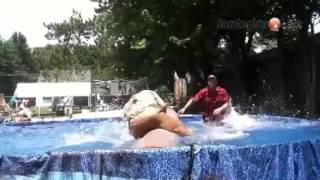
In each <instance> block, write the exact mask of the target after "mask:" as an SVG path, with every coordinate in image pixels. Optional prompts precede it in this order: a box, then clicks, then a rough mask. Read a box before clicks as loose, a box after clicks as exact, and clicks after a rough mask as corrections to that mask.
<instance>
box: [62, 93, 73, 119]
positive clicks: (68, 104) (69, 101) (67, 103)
mask: <svg viewBox="0 0 320 180" xmlns="http://www.w3.org/2000/svg"><path fill="white" fill-rule="evenodd" d="M63 103H64V114H65V115H67V116H69V118H72V106H73V104H74V101H73V97H72V96H66V97H64V98H63Z"/></svg>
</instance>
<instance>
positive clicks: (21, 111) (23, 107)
mask: <svg viewBox="0 0 320 180" xmlns="http://www.w3.org/2000/svg"><path fill="white" fill-rule="evenodd" d="M31 116H32V112H31V110H30V109H29V100H28V99H23V100H22V101H21V104H20V105H19V107H18V112H17V118H16V121H24V120H30V119H31Z"/></svg>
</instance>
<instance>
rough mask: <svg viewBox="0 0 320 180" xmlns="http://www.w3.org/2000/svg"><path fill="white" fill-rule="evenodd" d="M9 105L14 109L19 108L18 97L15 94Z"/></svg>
mask: <svg viewBox="0 0 320 180" xmlns="http://www.w3.org/2000/svg"><path fill="white" fill-rule="evenodd" d="M9 105H10V107H11V108H12V109H17V108H18V102H17V97H16V95H15V94H14V95H13V96H12V97H11V98H10V101H9Z"/></svg>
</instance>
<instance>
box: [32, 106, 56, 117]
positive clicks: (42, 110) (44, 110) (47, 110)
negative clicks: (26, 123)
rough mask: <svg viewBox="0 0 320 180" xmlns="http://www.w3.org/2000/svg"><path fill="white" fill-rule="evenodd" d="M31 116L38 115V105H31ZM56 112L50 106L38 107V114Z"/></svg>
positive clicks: (48, 114) (46, 114) (43, 114)
mask: <svg viewBox="0 0 320 180" xmlns="http://www.w3.org/2000/svg"><path fill="white" fill-rule="evenodd" d="M30 110H31V111H32V114H33V116H38V113H39V107H31V108H30ZM55 115H56V113H55V112H53V111H52V108H51V107H40V116H55Z"/></svg>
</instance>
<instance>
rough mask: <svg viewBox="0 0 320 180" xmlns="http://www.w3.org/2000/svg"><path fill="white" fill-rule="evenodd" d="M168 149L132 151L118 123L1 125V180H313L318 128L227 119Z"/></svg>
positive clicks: (296, 122) (318, 167)
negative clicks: (131, 179) (129, 179)
mask: <svg viewBox="0 0 320 180" xmlns="http://www.w3.org/2000/svg"><path fill="white" fill-rule="evenodd" d="M182 119H183V121H184V122H185V123H186V125H187V126H189V127H191V128H192V129H193V131H194V135H192V136H189V137H183V138H179V139H178V144H177V146H175V147H170V148H162V149H138V148H134V144H135V140H134V139H133V138H132V137H131V136H130V135H129V132H128V130H127V126H126V123H125V122H122V121H121V119H120V118H104V119H82V120H80V119H79V120H72V121H68V122H38V123H25V124H12V125H0V147H1V148H0V155H1V157H0V179H19V178H20V179H109V178H111V179H113V178H115V179H122V178H133V179H199V178H200V179H319V178H320V161H319V159H318V158H319V157H320V123H318V122H315V121H307V120H303V119H297V118H287V117H277V116H239V115H237V114H235V113H234V114H233V115H231V116H230V117H228V118H227V119H226V120H225V121H224V123H223V124H220V125H217V126H206V125H204V124H203V123H202V121H201V116H199V115H189V116H188V115H187V116H184V117H183V118H182Z"/></svg>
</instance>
